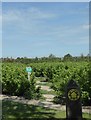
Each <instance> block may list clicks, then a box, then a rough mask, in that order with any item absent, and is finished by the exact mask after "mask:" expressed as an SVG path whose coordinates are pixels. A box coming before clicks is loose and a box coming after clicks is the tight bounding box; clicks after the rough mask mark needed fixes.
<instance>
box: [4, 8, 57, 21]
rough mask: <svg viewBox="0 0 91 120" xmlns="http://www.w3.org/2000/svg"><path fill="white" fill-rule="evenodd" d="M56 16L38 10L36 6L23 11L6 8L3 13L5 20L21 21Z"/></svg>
mask: <svg viewBox="0 0 91 120" xmlns="http://www.w3.org/2000/svg"><path fill="white" fill-rule="evenodd" d="M55 17H57V15H56V14H53V13H51V12H44V11H41V10H39V9H38V8H34V7H32V8H30V9H26V10H25V11H20V10H8V11H6V12H5V13H3V20H5V22H9V21H10V22H11V21H22V20H25V19H26V20H39V19H40V20H41V19H45V20H46V19H51V18H55Z"/></svg>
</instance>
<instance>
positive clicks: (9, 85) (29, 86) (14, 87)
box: [2, 64, 40, 99]
mask: <svg viewBox="0 0 91 120" xmlns="http://www.w3.org/2000/svg"><path fill="white" fill-rule="evenodd" d="M25 68H26V66H25V65H22V64H3V65H2V93H4V94H9V95H17V96H24V97H25V98H28V99H33V98H36V99H37V98H39V97H40V88H36V87H35V81H34V77H35V75H34V73H32V74H31V77H30V78H31V80H30V81H29V80H28V79H27V73H26V71H25ZM36 92H37V93H36Z"/></svg>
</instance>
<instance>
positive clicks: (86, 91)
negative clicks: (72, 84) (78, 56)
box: [1, 62, 91, 120]
mask: <svg viewBox="0 0 91 120" xmlns="http://www.w3.org/2000/svg"><path fill="white" fill-rule="evenodd" d="M29 66H31V67H32V70H33V71H32V73H31V75H30V80H28V76H27V72H26V67H29ZM90 78H91V69H90V66H89V63H88V62H56V63H55V62H42V63H31V64H22V63H16V62H15V63H2V81H1V82H2V93H3V94H6V95H11V96H12V95H13V96H20V97H21V96H22V97H24V98H25V99H30V100H31V99H35V100H43V99H44V98H43V96H42V95H43V94H52V95H55V97H54V99H53V102H54V103H55V104H61V105H65V99H64V98H65V89H66V85H67V83H68V81H69V80H75V81H76V82H77V84H78V85H79V86H80V89H81V100H82V105H84V106H85V105H86V106H91V94H90V93H91V82H90ZM38 81H40V82H44V83H45V85H46V86H49V87H50V89H53V91H54V92H53V91H50V92H47V91H46V90H41V89H40V85H41V84H40V85H39V86H38V87H36V83H37V82H38ZM5 107H7V108H8V109H5ZM22 108H24V109H22ZM32 109H33V110H32ZM29 110H30V112H29ZM25 111H26V113H24V112H25ZM14 112H15V113H14ZM32 112H33V113H32ZM40 114H41V115H40ZM35 116H37V118H64V119H65V117H66V116H65V112H63V111H56V110H53V109H47V110H46V109H45V108H43V107H39V106H28V105H23V104H20V103H14V102H10V101H3V120H4V119H5V118H7V117H9V118H10V117H11V118H14V119H16V117H20V118H22V117H23V118H24V117H29V118H35ZM90 116H91V115H90ZM90 116H89V115H88V114H85V113H84V114H83V118H88V119H89V118H90Z"/></svg>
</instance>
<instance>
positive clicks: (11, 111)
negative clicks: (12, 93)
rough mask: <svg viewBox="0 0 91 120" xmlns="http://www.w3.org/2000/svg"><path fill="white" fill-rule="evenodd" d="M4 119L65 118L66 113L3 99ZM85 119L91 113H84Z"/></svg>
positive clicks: (88, 118)
mask: <svg viewBox="0 0 91 120" xmlns="http://www.w3.org/2000/svg"><path fill="white" fill-rule="evenodd" d="M2 103H3V104H2V113H3V118H2V120H26V119H31V120H33V119H35V120H40V119H41V120H44V118H45V119H47V118H49V119H52V120H53V119H59V118H61V119H60V120H65V118H66V115H65V112H63V111H56V110H51V109H47V108H43V107H38V106H33V105H27V104H21V103H17V102H11V101H2ZM83 117H84V118H86V119H85V120H90V118H91V114H90V115H89V114H83Z"/></svg>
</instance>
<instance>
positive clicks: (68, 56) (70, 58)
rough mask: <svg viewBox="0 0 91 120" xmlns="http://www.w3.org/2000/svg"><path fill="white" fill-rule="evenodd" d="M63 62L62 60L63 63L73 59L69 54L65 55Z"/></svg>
mask: <svg viewBox="0 0 91 120" xmlns="http://www.w3.org/2000/svg"><path fill="white" fill-rule="evenodd" d="M63 60H64V61H67V60H73V57H72V55H70V54H69V53H68V54H66V55H65V56H64V57H63Z"/></svg>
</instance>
